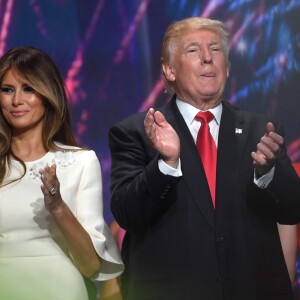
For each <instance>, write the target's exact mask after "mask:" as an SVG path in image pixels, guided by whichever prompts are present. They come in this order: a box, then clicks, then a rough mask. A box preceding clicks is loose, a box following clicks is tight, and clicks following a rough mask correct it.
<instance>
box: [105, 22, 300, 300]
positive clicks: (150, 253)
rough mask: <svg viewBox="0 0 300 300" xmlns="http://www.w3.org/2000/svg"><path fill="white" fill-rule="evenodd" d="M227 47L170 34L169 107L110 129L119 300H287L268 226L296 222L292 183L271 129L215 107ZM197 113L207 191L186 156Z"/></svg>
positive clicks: (185, 28)
mask: <svg viewBox="0 0 300 300" xmlns="http://www.w3.org/2000/svg"><path fill="white" fill-rule="evenodd" d="M227 36H228V34H227V30H226V27H225V26H224V24H223V23H222V22H220V21H216V20H210V19H205V18H200V17H193V18H188V19H184V20H182V21H179V22H175V23H174V24H172V25H171V26H170V27H169V28H168V29H167V32H166V34H165V37H164V41H163V49H162V57H161V63H162V71H163V76H164V79H165V82H166V87H167V90H168V91H169V92H170V93H171V94H173V98H172V99H171V101H170V103H168V104H166V105H165V106H164V107H162V108H160V109H159V111H158V110H157V111H155V110H154V109H153V108H150V109H149V111H148V112H147V114H143V113H140V114H136V115H134V116H131V117H129V118H127V119H126V120H123V121H122V122H120V123H118V124H116V125H114V126H113V127H112V128H111V130H110V136H109V139H110V149H111V155H112V172H111V192H112V198H111V209H112V212H113V215H114V217H115V218H116V220H117V222H118V223H119V224H120V226H121V227H123V228H124V229H126V236H125V239H124V242H123V246H122V252H123V253H122V254H123V259H124V263H125V269H126V271H125V275H124V277H123V281H122V289H123V296H124V299H129V300H142V299H168V300H177V299H178V300H179V299H180V300H196V299H201V300H202V299H203V300H210V299H213V300H217V299H228V300H247V299H249V300H256V299H259V300H279V299H280V300H285V299H292V288H291V283H290V280H289V276H288V271H287V268H286V265H285V261H284V256H283V252H282V248H281V244H280V238H279V234H278V229H277V222H278V223H286V224H293V223H296V222H298V221H299V220H300V182H299V178H298V177H297V174H296V173H295V171H294V169H293V168H292V165H291V161H290V159H289V158H288V156H287V154H286V148H285V146H284V139H283V137H282V129H281V127H280V126H279V125H278V124H275V123H271V122H270V121H269V120H267V119H266V118H264V117H263V116H259V115H256V114H250V113H246V112H243V111H239V110H237V109H235V108H233V107H232V106H231V105H230V104H228V103H227V102H226V101H224V100H223V98H222V95H223V91H224V87H225V84H226V80H227V77H228V74H229V69H230V66H229V61H228V43H227ZM199 111H210V112H211V113H212V114H213V119H212V120H211V121H210V122H209V127H210V133H211V135H212V136H213V138H214V142H213V143H214V145H215V146H214V147H217V164H216V170H215V171H216V175H213V176H212V177H213V178H214V181H213V182H212V183H211V182H210V181H209V179H208V178H209V177H206V173H205V172H210V171H214V170H213V168H212V165H213V164H211V165H210V170H208V171H205V169H204V158H203V156H202V154H200V156H199V153H198V151H197V147H196V145H195V144H196V143H197V145H198V144H199V145H200V147H201V142H199V143H198V141H197V142H196V140H197V134H198V130H199V127H200V122H199V121H198V119H197V117H196V118H195V116H196V115H197V114H198V112H199ZM203 122H204V121H203ZM201 126H202V124H201ZM203 128H204V123H203ZM204 144H205V143H202V145H204ZM212 160H213V159H212V158H211V161H212ZM202 161H203V163H202ZM214 185H215V187H214Z"/></svg>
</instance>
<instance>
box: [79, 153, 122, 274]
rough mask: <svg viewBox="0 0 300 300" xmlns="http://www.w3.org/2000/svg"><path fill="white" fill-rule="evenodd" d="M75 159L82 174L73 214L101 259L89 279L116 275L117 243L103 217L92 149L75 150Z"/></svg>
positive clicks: (119, 266)
mask: <svg viewBox="0 0 300 300" xmlns="http://www.w3.org/2000/svg"><path fill="white" fill-rule="evenodd" d="M76 160H79V164H82V168H83V169H82V175H81V179H80V183H79V187H78V192H77V196H76V217H77V219H78V221H79V222H80V223H81V225H82V226H83V227H84V229H85V230H86V231H87V232H88V234H89V235H90V237H91V239H92V242H93V245H94V247H95V250H96V252H97V253H98V255H99V256H100V257H101V258H102V265H101V269H100V272H99V274H97V275H96V276H95V277H94V278H93V279H95V280H108V279H111V278H114V277H116V276H118V275H120V274H121V273H122V272H123V270H124V265H123V262H122V260H121V257H120V252H119V249H118V247H117V244H116V242H115V240H114V238H113V236H112V234H111V232H110V230H109V228H108V226H107V225H106V223H105V220H104V218H103V194H102V175H101V167H100V162H99V160H98V158H97V156H96V154H95V152H94V151H92V150H90V151H79V152H77V155H76Z"/></svg>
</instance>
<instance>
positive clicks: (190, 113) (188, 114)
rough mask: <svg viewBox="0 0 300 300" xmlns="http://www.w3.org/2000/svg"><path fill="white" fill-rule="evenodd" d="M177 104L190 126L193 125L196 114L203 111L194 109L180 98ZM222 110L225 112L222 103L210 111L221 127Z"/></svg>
mask: <svg viewBox="0 0 300 300" xmlns="http://www.w3.org/2000/svg"><path fill="white" fill-rule="evenodd" d="M176 104H177V107H178V109H179V111H180V113H181V115H182V117H183V119H184V120H185V122H186V124H188V125H190V124H192V122H193V121H194V118H195V116H196V114H197V113H198V112H199V111H201V110H199V109H198V108H196V107H194V106H193V105H191V104H189V103H187V102H184V101H182V100H180V99H178V98H176ZM222 110H223V106H222V102H220V103H219V104H218V105H217V106H216V107H214V108H212V109H209V111H210V112H211V113H212V114H213V115H214V117H215V121H216V122H217V124H218V125H220V122H221V115H222Z"/></svg>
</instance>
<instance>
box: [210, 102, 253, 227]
mask: <svg viewBox="0 0 300 300" xmlns="http://www.w3.org/2000/svg"><path fill="white" fill-rule="evenodd" d="M247 136H248V124H246V123H245V122H244V120H243V119H242V118H241V117H240V114H239V113H238V110H234V109H233V108H232V107H230V105H229V104H227V103H223V112H222V117H221V124H220V131H219V139H218V161H217V190H216V226H217V229H220V228H221V225H222V222H223V220H224V217H225V215H226V212H227V211H228V209H230V207H231V202H232V201H233V193H234V191H235V189H236V188H238V187H237V186H236V185H237V182H238V180H237V176H238V173H239V168H240V166H241V159H242V156H243V154H244V147H245V142H246V138H247Z"/></svg>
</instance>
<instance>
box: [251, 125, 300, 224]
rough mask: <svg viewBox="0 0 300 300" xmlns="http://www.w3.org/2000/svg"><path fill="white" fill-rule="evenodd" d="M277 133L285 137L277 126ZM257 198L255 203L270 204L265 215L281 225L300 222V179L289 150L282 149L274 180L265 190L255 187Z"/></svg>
mask: <svg viewBox="0 0 300 300" xmlns="http://www.w3.org/2000/svg"><path fill="white" fill-rule="evenodd" d="M276 132H278V134H280V135H281V136H284V132H283V128H282V126H281V125H280V124H277V125H276ZM254 190H256V191H257V192H255V193H256V195H257V196H256V197H255V196H252V199H255V200H254V202H256V203H258V202H261V203H262V204H263V203H264V204H266V203H268V205H267V206H266V207H268V210H267V211H265V213H266V214H267V213H270V214H272V217H273V218H275V219H276V221H277V222H278V223H281V224H296V223H299V222H300V179H299V177H298V175H297V173H296V171H295V169H294V168H293V165H292V162H291V160H290V158H289V156H288V154H287V148H286V146H285V144H284V145H282V147H281V151H280V155H279V157H278V159H277V160H276V162H275V171H274V176H273V179H272V180H271V182H270V184H269V185H268V187H267V188H266V189H265V190H262V189H260V188H258V187H256V186H255V187H254Z"/></svg>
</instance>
